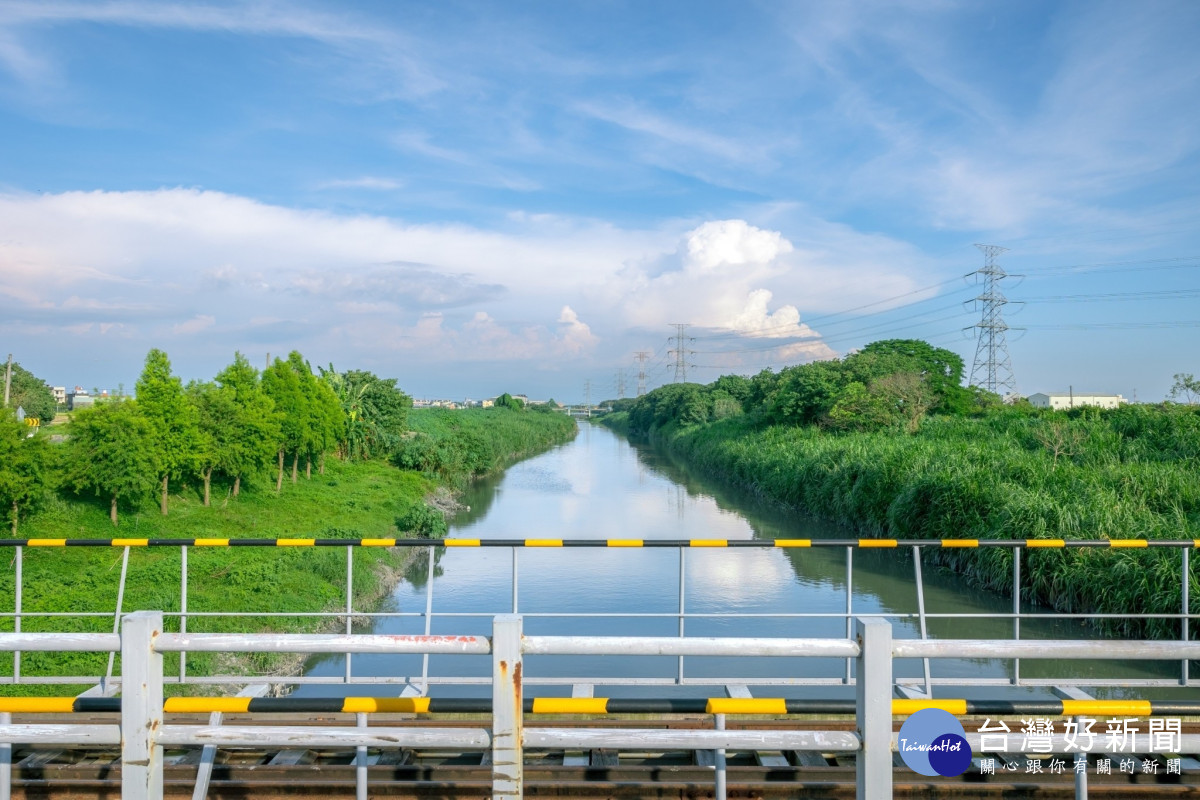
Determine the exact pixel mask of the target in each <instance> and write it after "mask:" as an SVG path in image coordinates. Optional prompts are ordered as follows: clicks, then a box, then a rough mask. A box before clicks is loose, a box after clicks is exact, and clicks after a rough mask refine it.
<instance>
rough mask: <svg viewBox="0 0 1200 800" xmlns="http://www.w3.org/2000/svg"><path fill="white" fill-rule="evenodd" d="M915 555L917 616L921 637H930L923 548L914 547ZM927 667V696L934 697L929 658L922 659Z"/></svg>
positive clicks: (913, 553) (913, 552)
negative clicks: (922, 571)
mask: <svg viewBox="0 0 1200 800" xmlns="http://www.w3.org/2000/svg"><path fill="white" fill-rule="evenodd" d="M912 555H913V570H914V571H915V572H916V575H915V577H916V579H917V618H918V620H919V621H920V623H921V638H922V639H928V638H929V629H928V626H927V625H926V624H925V577H924V575H922V573H921V548H919V547H914V548H913V549H912ZM921 661H922V663H923V665H924V668H925V696H926V697H933V684H932V680H931V679H930V677H929V659H928V658H923V659H921Z"/></svg>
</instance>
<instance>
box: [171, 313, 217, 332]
mask: <svg viewBox="0 0 1200 800" xmlns="http://www.w3.org/2000/svg"><path fill="white" fill-rule="evenodd" d="M216 324H217V318H216V317H214V316H213V315H211V314H197V315H196V316H194V317H192V318H191V319H189V320H188V321H187V322H181V323H179V324H178V325H174V326H172V327H171V332H172V333H175V334H189V333H199V332H200V331H204V330H208V329H209V328H211V327H212V326H214V325H216Z"/></svg>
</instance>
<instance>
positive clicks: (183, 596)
mask: <svg viewBox="0 0 1200 800" xmlns="http://www.w3.org/2000/svg"><path fill="white" fill-rule="evenodd" d="M187 557H188V549H187V545H183V546H182V547H180V548H179V632H180V633H187V610H188V603H187V600H188V598H187V590H188V563H187ZM179 683H180V684H184V683H187V653H180V654H179Z"/></svg>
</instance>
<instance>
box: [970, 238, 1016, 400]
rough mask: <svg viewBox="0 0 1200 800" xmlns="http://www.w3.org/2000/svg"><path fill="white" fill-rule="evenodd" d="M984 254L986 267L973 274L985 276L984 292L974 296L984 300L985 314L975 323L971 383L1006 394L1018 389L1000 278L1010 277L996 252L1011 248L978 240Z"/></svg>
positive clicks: (993, 391)
mask: <svg viewBox="0 0 1200 800" xmlns="http://www.w3.org/2000/svg"><path fill="white" fill-rule="evenodd" d="M975 246H976V247H978V248H979V249H980V250H981V251H982V252H983V255H984V264H983V268H982V269H979V270H976V271H975V272H973V273H972V274H973V275H975V276H977V278H978V277H979V276H982V281H983V293H982V294H980V295H979V296H978V297H976V298H975V301H976V302H977V303H980V304H982V311H983V315H982V316H981V317H980V320H979V322H978V323H977V324H975V325H974V326H972V327H974V328H975V329H976V331H977V334H976V336H977V343H976V345H975V363H974V365H973V366H972V367H971V380H970V381H969V383H970V385H972V386H980V387H982V388H984V389H987V390H988V391H989V392H992V393H993V394H998V395H1000V396H1001V397H1007V396H1008V395H1010V394H1015V393H1016V391H1017V381H1016V379H1015V378H1014V377H1013V369H1012V359H1011V358H1010V357H1009V355H1008V342H1007V341H1006V339H1005V336H1004V332H1005V331H1007V330H1009V327H1008V325H1006V324H1005V322H1004V315H1003V310H1004V306H1005V305H1006V304H1007V303H1008V298H1006V297H1005V296H1004V292H1002V291H1001V290H1000V281H1002V280H1004V279H1005V278H1006V277H1009V275H1008V273H1007V272H1005V271H1004V268H1003V267H1001V266H1000V265H999V264H997V263H996V256H998V255H1000V254H1001V253H1003V252H1005V251H1006V250H1008V248H1007V247H1001V246H999V245H995V244H977V245H975Z"/></svg>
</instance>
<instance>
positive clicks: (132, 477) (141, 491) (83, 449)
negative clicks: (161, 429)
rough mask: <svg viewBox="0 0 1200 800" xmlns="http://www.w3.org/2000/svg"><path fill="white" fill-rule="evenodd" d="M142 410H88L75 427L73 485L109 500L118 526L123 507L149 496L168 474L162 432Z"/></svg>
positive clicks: (132, 405) (128, 406) (116, 406)
mask: <svg viewBox="0 0 1200 800" xmlns="http://www.w3.org/2000/svg"><path fill="white" fill-rule="evenodd" d="M137 406H138V404H137V402H126V403H106V404H104V405H99V406H96V407H94V408H85V409H82V410H80V411H79V412H78V413H77V414H76V415H75V417H74V419H72V420H71V424H70V428H69V430H70V435H71V438H70V452H69V456H68V460H67V463H68V472H67V475H66V477H67V481H68V483H70V484H71V485H73V486H74V487H75V489H76V490H77V491H82V490H84V489H91V490H94V491H95V493H96V495H97V496H98V497H105V498H108V500H109V519H110V520H112V524H113V525H114V526H115V525H116V524H117V505H118V503H120V502H125V503H130V502H135V501H137V500H140V499H142V498H144V497H148V496H149V495H150V494H151V493H153V491H154V486H155V484H156V483H157V482H158V476H159V475H160V474H161V470H162V466H161V464H160V463H159V461H158V457H159V455H160V453H161V448H159V447H158V446H157V443H156V442H155V439H156V437H157V436H158V433H157V431H156V430H155V429H154V427H153V425H152V424H151V422H150V420H149V419H147V417H146V416H145V415H144V414H142V413H141V410H140V409H139V408H138V407H137Z"/></svg>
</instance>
